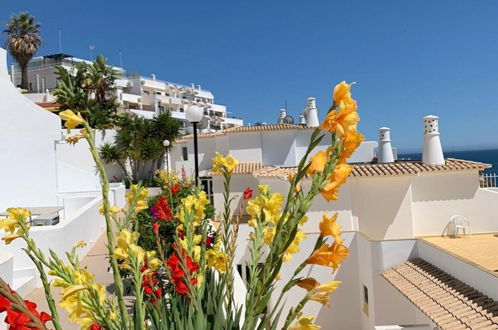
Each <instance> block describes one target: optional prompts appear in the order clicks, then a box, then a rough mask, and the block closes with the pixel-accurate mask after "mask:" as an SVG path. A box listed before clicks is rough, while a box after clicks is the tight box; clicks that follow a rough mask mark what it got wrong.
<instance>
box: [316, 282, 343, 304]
mask: <svg viewBox="0 0 498 330" xmlns="http://www.w3.org/2000/svg"><path fill="white" fill-rule="evenodd" d="M341 283H342V282H341V281H328V282H325V283H323V284H320V285H318V286H317V287H315V288H313V289H312V291H311V296H310V300H313V301H317V302H319V303H321V304H322V305H326V306H329V307H330V303H329V300H330V295H331V294H332V293H333V292H334V291H335V290H336V289H337V288H338V287H339V285H340V284H341Z"/></svg>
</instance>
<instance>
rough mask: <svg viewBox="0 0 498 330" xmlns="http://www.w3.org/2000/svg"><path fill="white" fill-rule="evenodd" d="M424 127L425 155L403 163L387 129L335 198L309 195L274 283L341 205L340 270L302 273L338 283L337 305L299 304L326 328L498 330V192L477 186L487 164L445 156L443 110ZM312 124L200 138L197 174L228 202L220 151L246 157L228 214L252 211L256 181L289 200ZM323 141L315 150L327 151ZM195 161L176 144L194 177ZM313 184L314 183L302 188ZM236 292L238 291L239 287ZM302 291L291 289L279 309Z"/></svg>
mask: <svg viewBox="0 0 498 330" xmlns="http://www.w3.org/2000/svg"><path fill="white" fill-rule="evenodd" d="M309 104H310V103H309V101H308V105H309ZM308 115H309V112H308ZM423 124H424V125H423V128H422V127H421V134H420V136H419V137H418V138H422V137H423V141H424V156H423V160H413V161H401V160H400V161H398V160H396V157H395V156H394V155H395V153H394V152H393V147H392V144H391V134H390V133H391V132H390V129H389V128H387V127H383V128H381V129H380V130H379V141H378V142H377V141H367V142H364V143H363V144H362V145H361V146H360V147H359V148H358V149H357V151H356V152H355V153H354V154H353V156H352V157H351V158H350V159H349V160H348V162H349V163H352V164H354V165H355V167H354V169H353V172H352V173H351V175H350V177H349V179H348V181H347V183H346V184H345V185H343V186H342V187H341V190H340V193H339V196H340V197H339V199H338V200H337V201H334V202H330V203H328V202H326V201H325V200H324V199H323V198H322V197H321V196H318V197H317V198H316V199H315V200H314V201H313V205H312V207H311V209H310V210H309V212H308V214H307V216H308V218H309V220H308V222H307V223H306V224H305V225H304V226H303V228H302V229H303V230H304V231H305V233H306V235H307V239H306V240H304V241H303V242H302V243H301V244H300V250H301V251H300V252H299V253H298V254H296V255H294V258H293V260H292V261H291V262H289V263H286V264H284V265H283V267H282V270H281V272H280V275H281V277H282V279H281V280H280V281H278V282H277V284H276V286H277V291H278V289H279V288H281V286H283V285H284V284H285V283H286V282H287V280H288V278H289V276H290V274H291V273H292V271H293V269H295V267H297V265H299V264H300V263H301V262H302V261H304V260H305V259H306V258H307V257H308V255H309V252H310V251H311V250H312V248H313V245H314V243H315V240H316V238H317V237H318V235H319V229H318V224H319V222H320V221H321V217H322V214H323V213H324V212H328V213H329V215H330V214H333V213H334V212H338V213H339V216H338V221H339V222H340V224H341V225H342V230H343V231H344V234H343V237H344V238H345V239H346V243H345V244H346V245H347V246H348V248H349V250H350V255H349V257H348V258H347V259H346V261H345V262H344V263H343V264H342V265H341V267H340V268H339V269H338V270H337V271H336V272H335V273H332V272H331V270H330V269H329V268H325V267H321V266H313V267H311V268H309V269H307V270H306V271H304V272H303V274H302V276H304V277H314V278H316V279H317V280H318V281H319V282H324V281H330V280H333V279H335V280H340V281H342V282H343V284H342V285H341V286H340V288H339V289H338V290H337V291H336V292H335V293H334V294H333V295H332V298H331V300H330V303H331V304H332V308H331V309H329V308H327V307H326V306H323V305H320V304H319V303H309V304H308V305H307V306H306V307H305V309H304V311H303V314H304V315H315V316H317V317H316V323H317V324H319V325H321V326H322V329H339V330H356V329H365V330H367V329H368V330H370V329H379V330H380V329H382V330H388V329H426V330H428V329H498V276H497V271H498V257H496V256H497V255H498V238H497V237H498V235H497V234H496V233H497V232H498V221H497V220H498V219H497V217H498V190H496V188H491V189H490V188H481V186H480V182H481V180H482V177H481V172H482V171H483V170H484V169H486V168H489V167H490V165H487V164H483V163H478V162H473V161H466V160H458V159H444V155H443V153H442V149H441V143H440V140H439V125H438V119H437V117H435V116H427V117H425V118H424V122H423ZM421 126H422V125H421ZM312 131H313V128H311V127H308V126H306V125H293V124H273V125H261V126H251V127H235V128H231V129H228V130H224V131H219V132H216V133H209V134H200V135H199V140H198V145H199V165H200V166H199V167H200V176H201V177H202V180H203V184H204V186H205V187H206V188H207V190H208V193H209V194H210V196H211V198H212V200H213V202H214V205H215V207H216V209H218V210H219V209H220V208H222V204H223V195H222V193H223V178H222V177H221V176H220V175H215V174H212V173H211V172H210V169H211V165H212V158H213V156H214V153H215V151H218V152H221V153H223V154H226V153H230V154H232V155H233V156H234V157H235V158H236V159H238V160H239V162H240V163H239V165H238V166H237V167H236V169H235V170H234V173H233V177H232V180H231V197H233V203H232V211H233V212H234V213H237V212H238V211H239V210H240V209H242V210H243V212H244V213H245V209H244V207H242V208H241V206H243V205H244V200H243V198H242V196H243V195H244V190H245V189H246V188H247V187H249V188H251V189H253V190H254V191H255V193H256V192H257V187H258V185H264V184H267V185H269V186H270V190H271V191H272V192H280V193H282V194H283V195H284V196H286V195H287V194H286V193H287V191H288V189H289V185H290V184H289V183H288V181H287V177H288V175H289V174H295V172H296V167H297V165H298V161H299V160H300V158H301V157H302V156H303V154H304V152H305V149H306V147H307V146H308V141H309V136H310V135H311V133H312ZM394 133H395V130H394ZM326 140H327V137H326V138H325V139H324V141H323V143H322V144H320V146H319V147H318V149H323V148H326V147H327V145H326V143H327V142H326ZM394 141H395V139H394ZM377 147H378V151H377V152H376V148H377ZM192 163H193V141H192V136H191V135H189V136H185V137H183V138H182V139H180V140H178V141H176V143H175V144H174V146H173V149H172V151H171V166H172V169H173V170H175V171H181V169H182V168H183V169H185V170H186V171H187V172H191V171H192V166H193V165H192ZM307 186H309V181H307V182H306V181H305V183H304V184H303V189H304V190H305V191H306V189H307ZM244 213H243V214H242V224H241V225H240V229H239V237H238V241H237V252H236V257H235V263H236V265H237V270H238V272H239V274H240V275H241V277H242V279H244V278H245V276H246V275H247V272H246V271H245V266H244V265H245V264H246V262H247V261H248V260H249V258H250V255H249V252H248V247H249V245H250V240H249V233H250V231H251V228H250V227H249V226H248V225H247V224H246V223H244V222H245V221H246V219H247V217H245V214H244ZM455 215H460V216H463V218H465V219H466V220H467V221H468V223H466V222H465V221H462V222H457V220H458V219H461V217H460V218H459V217H454V216H455ZM452 218H453V219H455V222H453V221H452ZM456 225H458V226H465V227H467V225H468V228H465V229H466V230H467V232H468V231H470V230H471V231H472V235H471V236H469V235H463V236H462V237H460V238H453V237H452V235H453V234H454V232H455V229H456V227H455V226H456ZM237 291H238V292H241V296H243V291H244V286H240V285H239V286H238V288H237ZM304 294H305V292H304V290H303V289H301V288H293V289H291V291H290V292H289V294H288V295H287V297H286V299H287V300H286V302H287V303H286V306H285V307H284V311H283V314H284V315H285V314H286V312H287V310H288V309H289V308H290V306H295V305H296V304H297V303H298V302H299V301H300V299H301V298H302V297H303V296H304ZM272 303H273V301H270V305H269V308H270V309H271V307H272Z"/></svg>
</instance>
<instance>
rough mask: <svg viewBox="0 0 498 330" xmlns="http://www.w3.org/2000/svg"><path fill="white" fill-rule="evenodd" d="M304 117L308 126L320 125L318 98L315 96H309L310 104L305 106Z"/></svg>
mask: <svg viewBox="0 0 498 330" xmlns="http://www.w3.org/2000/svg"><path fill="white" fill-rule="evenodd" d="M304 118H305V119H306V126H308V127H318V125H320V122H319V121H318V108H317V107H316V99H315V98H314V97H308V104H307V105H306V108H304Z"/></svg>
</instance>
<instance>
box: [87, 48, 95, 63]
mask: <svg viewBox="0 0 498 330" xmlns="http://www.w3.org/2000/svg"><path fill="white" fill-rule="evenodd" d="M88 48H89V49H90V61H91V60H92V59H93V50H94V49H95V46H94V45H90V46H88Z"/></svg>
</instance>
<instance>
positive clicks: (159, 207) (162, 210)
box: [149, 195, 173, 220]
mask: <svg viewBox="0 0 498 330" xmlns="http://www.w3.org/2000/svg"><path fill="white" fill-rule="evenodd" d="M149 209H150V212H151V213H152V217H153V218H154V219H157V220H171V219H172V218H173V212H172V211H171V208H170V206H169V204H168V199H167V198H166V196H164V195H163V196H161V198H159V199H158V201H157V202H156V204H154V205H153V206H151V207H150V208H149Z"/></svg>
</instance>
